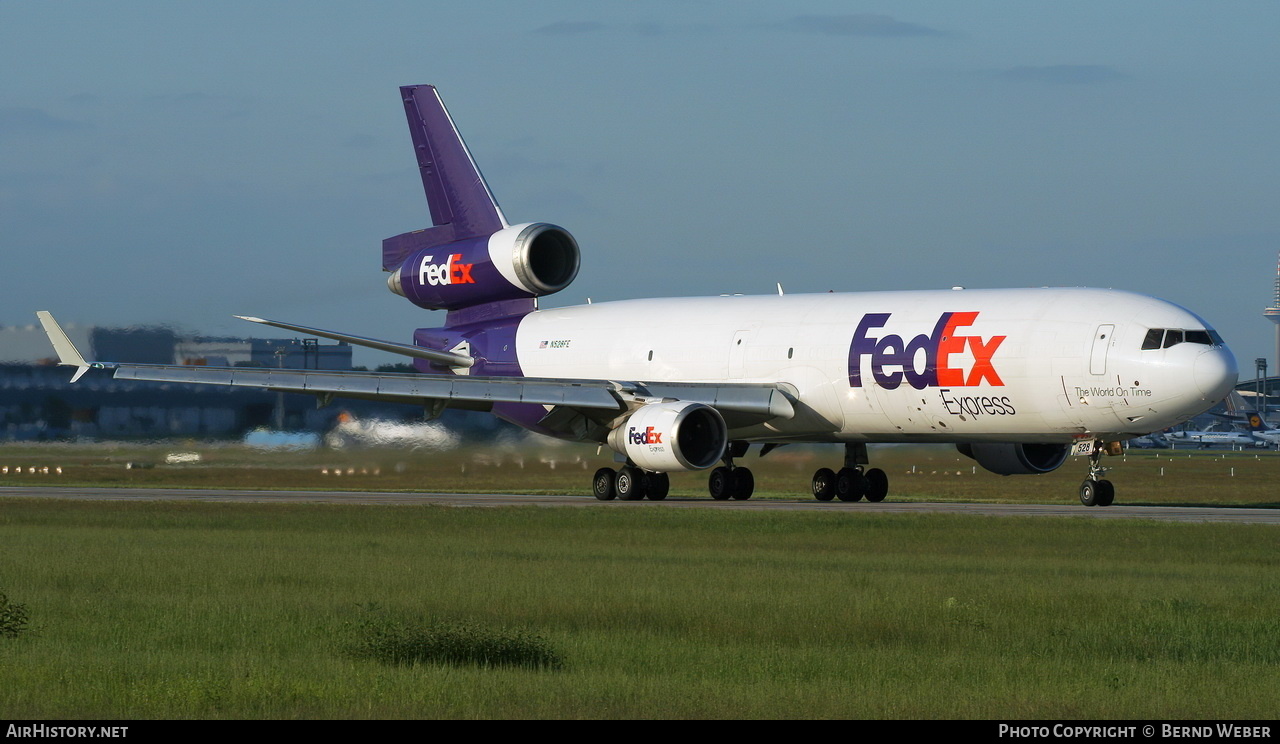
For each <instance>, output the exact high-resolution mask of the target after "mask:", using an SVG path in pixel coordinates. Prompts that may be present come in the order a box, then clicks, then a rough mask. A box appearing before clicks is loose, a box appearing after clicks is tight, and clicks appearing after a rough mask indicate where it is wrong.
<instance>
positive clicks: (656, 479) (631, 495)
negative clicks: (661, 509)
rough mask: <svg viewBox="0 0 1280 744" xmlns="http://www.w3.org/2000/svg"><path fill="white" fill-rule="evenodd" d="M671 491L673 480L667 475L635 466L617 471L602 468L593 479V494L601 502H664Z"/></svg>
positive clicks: (623, 467) (624, 467) (625, 466)
mask: <svg viewBox="0 0 1280 744" xmlns="http://www.w3.org/2000/svg"><path fill="white" fill-rule="evenodd" d="M670 490H671V479H670V478H669V477H668V476H667V474H666V473H651V472H649V471H647V470H643V469H641V468H638V467H636V466H635V465H624V466H622V467H621V468H618V469H617V470H616V471H615V470H614V469H613V468H600V469H599V470H597V471H596V474H595V477H594V478H592V479H591V493H592V495H594V496H595V497H596V498H597V499H600V500H601V501H612V500H613V499H615V498H617V499H622V500H623V501H640V500H641V499H645V498H647V499H649V500H650V501H662V500H663V499H665V498H666V497H667V492H668V491H670Z"/></svg>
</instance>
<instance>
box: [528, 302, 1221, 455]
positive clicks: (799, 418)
mask: <svg viewBox="0 0 1280 744" xmlns="http://www.w3.org/2000/svg"><path fill="white" fill-rule="evenodd" d="M947 314H950V315H949V316H948V315H947ZM948 318H949V319H950V320H949V321H948ZM948 322H949V325H948ZM1206 328H1207V326H1206V324H1205V322H1204V321H1203V320H1202V319H1200V318H1199V317H1197V316H1196V315H1195V314H1194V313H1191V312H1190V311H1188V310H1186V309H1184V308H1182V307H1179V306H1177V305H1174V304H1172V303H1169V302H1165V301H1163V300H1158V299H1155V298H1152V297H1147V296H1144V295H1138V294H1132V293H1128V292H1118V291H1113V290H1100V289H1081V288H1041V289H1010V290H952V291H904V292H861V293H851V294H809V295H765V296H727V297H707V298H672V299H644V300H627V301H620V302H608V303H597V304H590V305H578V306H574V307H565V308H556V309H548V310H540V311H537V312H535V313H532V314H530V315H529V316H527V317H526V318H524V320H523V321H522V322H521V324H520V327H519V330H518V332H517V336H516V351H517V356H518V359H519V363H520V367H521V370H522V371H523V373H524V374H525V375H528V376H532V377H557V378H589V379H615V380H635V381H647V382H675V381H684V382H718V381H723V382H758V383H770V384H779V383H780V384H782V385H783V386H784V389H785V390H787V391H788V392H789V393H791V394H792V395H793V396H794V398H795V402H796V405H795V408H796V415H795V416H794V417H792V418H790V419H786V420H775V421H773V422H770V423H767V424H762V425H757V426H752V427H748V428H745V429H740V430H735V431H733V432H731V435H732V436H733V438H735V439H743V440H756V441H788V440H792V441H832V442H834V441H876V442H926V441H942V442H955V441H984V440H986V441H1004V442H1019V441H1020V442H1069V441H1072V440H1073V439H1081V438H1085V437H1094V436H1097V437H1102V438H1127V437H1130V436H1136V435H1139V434H1145V433H1149V432H1152V431H1158V430H1160V429H1164V428H1167V427H1169V426H1173V425H1175V424H1178V423H1181V422H1183V421H1185V420H1187V419H1188V418H1190V417H1191V416H1194V415H1196V414H1198V413H1200V412H1202V411H1204V410H1206V409H1208V408H1209V407H1210V406H1212V405H1213V404H1214V403H1215V402H1217V401H1218V400H1220V399H1221V398H1222V397H1223V396H1225V395H1226V394H1227V393H1228V392H1229V391H1230V389H1231V387H1232V385H1234V384H1235V381H1236V365H1235V360H1234V358H1233V357H1232V356H1231V352H1230V351H1229V350H1227V349H1226V347H1225V346H1222V345H1220V344H1213V345H1211V344H1206V343H1191V342H1184V343H1178V344H1176V345H1173V346H1170V347H1169V348H1155V349H1150V348H1149V349H1144V348H1142V347H1143V340H1144V337H1146V335H1147V333H1148V331H1150V330H1151V329H1185V330H1201V331H1203V330H1205V329H1206Z"/></svg>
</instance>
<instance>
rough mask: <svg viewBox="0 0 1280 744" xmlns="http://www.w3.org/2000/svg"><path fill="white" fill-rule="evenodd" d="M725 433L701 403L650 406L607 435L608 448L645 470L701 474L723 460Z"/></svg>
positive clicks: (721, 423)
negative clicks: (696, 471) (700, 471)
mask: <svg viewBox="0 0 1280 744" xmlns="http://www.w3.org/2000/svg"><path fill="white" fill-rule="evenodd" d="M728 444H729V432H728V428H727V427H726V426H725V423H724V419H723V418H721V416H720V412H719V411H717V410H716V409H714V408H712V407H711V406H709V405H707V404H705V403H692V402H689V401H674V402H670V403H650V404H648V405H645V406H642V407H640V408H638V409H636V411H635V413H632V414H631V415H630V416H628V417H627V419H626V420H625V421H623V422H622V425H621V426H619V427H617V428H616V429H614V430H613V431H611V432H609V446H610V447H612V448H613V450H614V451H615V452H618V453H621V454H623V455H626V456H627V457H628V458H629V459H630V460H631V461H632V462H634V463H635V464H636V465H638V466H640V467H642V468H644V469H645V470H652V471H657V472H660V473H667V472H671V471H673V470H705V469H706V468H709V467H711V466H712V465H715V464H716V463H717V462H719V461H720V458H721V457H723V456H724V450H725V447H727V446H728Z"/></svg>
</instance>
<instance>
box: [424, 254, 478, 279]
mask: <svg viewBox="0 0 1280 744" xmlns="http://www.w3.org/2000/svg"><path fill="white" fill-rule="evenodd" d="M432 258H433V257H432V256H423V257H422V263H420V264H418V284H421V285H423V286H425V285H428V284H431V285H434V286H437V287H438V286H442V285H446V284H475V283H476V280H475V279H472V278H471V267H472V266H475V264H464V263H462V254H461V253H454V254H452V255H450V256H449V259H448V260H447V261H445V262H444V263H443V264H433V263H431V259H432Z"/></svg>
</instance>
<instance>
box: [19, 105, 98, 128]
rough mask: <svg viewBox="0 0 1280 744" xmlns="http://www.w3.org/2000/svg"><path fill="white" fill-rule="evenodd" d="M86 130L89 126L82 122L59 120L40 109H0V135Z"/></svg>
mask: <svg viewBox="0 0 1280 744" xmlns="http://www.w3.org/2000/svg"><path fill="white" fill-rule="evenodd" d="M88 128H89V125H88V124H85V123H84V122H81V121H73V120H71V119H60V118H58V117H56V116H53V115H52V114H50V113H49V112H47V111H41V110H40V109H34V108H24V107H12V108H0V135H5V134H44V133H48V132H74V131H79V130H82V129H88Z"/></svg>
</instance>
